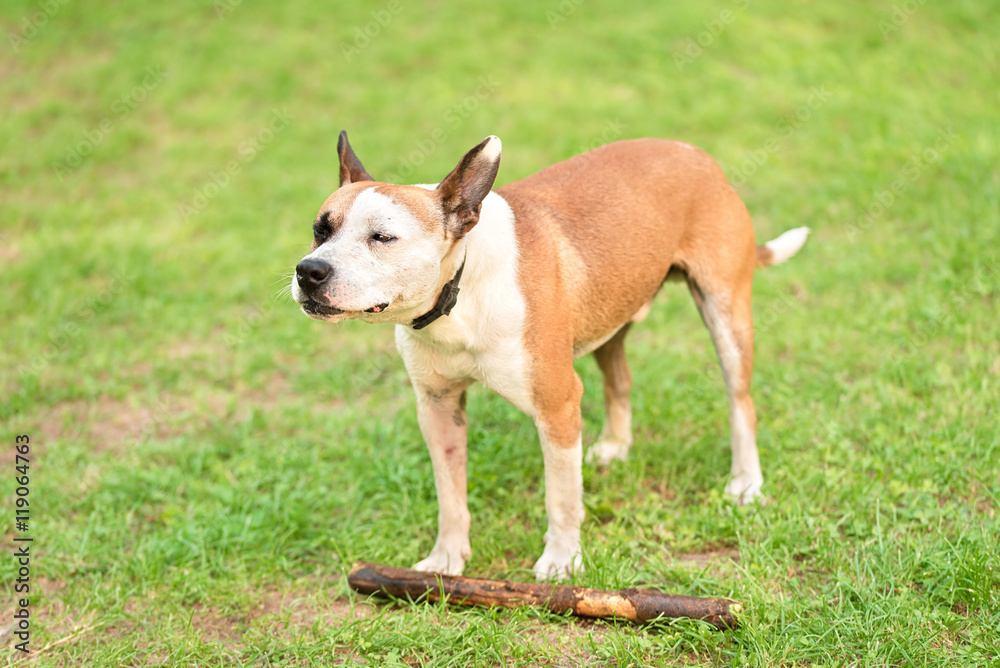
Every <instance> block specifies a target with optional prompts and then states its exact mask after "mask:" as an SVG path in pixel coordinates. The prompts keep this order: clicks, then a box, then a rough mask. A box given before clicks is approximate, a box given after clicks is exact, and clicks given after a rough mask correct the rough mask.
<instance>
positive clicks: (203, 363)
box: [0, 0, 1000, 666]
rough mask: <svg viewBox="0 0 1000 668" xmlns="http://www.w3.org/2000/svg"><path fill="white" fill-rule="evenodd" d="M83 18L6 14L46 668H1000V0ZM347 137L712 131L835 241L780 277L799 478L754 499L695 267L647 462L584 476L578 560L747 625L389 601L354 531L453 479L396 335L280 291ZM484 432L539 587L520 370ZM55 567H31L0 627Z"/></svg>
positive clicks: (369, 541) (763, 336) (4, 252)
mask: <svg viewBox="0 0 1000 668" xmlns="http://www.w3.org/2000/svg"><path fill="white" fill-rule="evenodd" d="M50 6H51V7H56V8H57V11H55V13H54V14H53V15H52V16H51V17H48V18H46V15H45V13H44V11H45V10H44V9H43V8H42V5H37V4H35V3H32V2H23V1H20V0H12V1H10V2H6V3H4V6H3V8H2V9H0V21H2V27H3V31H2V32H3V34H4V35H8V37H7V38H6V39H5V43H4V44H3V45H2V47H3V48H0V71H2V73H3V76H2V78H0V91H2V93H3V100H4V106H5V113H4V124H3V127H2V128H0V189H2V190H0V198H2V201H3V209H2V210H3V219H2V222H0V289H2V293H0V294H2V296H3V297H2V299H0V323H2V324H0V331H2V336H3V339H2V342H3V346H2V348H0V398H2V403H0V424H2V425H3V432H4V433H3V435H2V440H3V442H4V443H5V444H7V445H5V446H4V449H3V453H4V454H3V457H2V461H3V463H4V466H5V470H4V471H3V473H2V475H0V497H2V498H3V499H4V508H5V509H7V510H6V512H7V515H6V518H5V519H4V522H3V527H4V532H5V534H4V544H5V545H7V546H11V545H13V543H12V539H13V537H14V536H15V535H16V532H15V529H14V527H13V499H14V490H15V483H14V470H13V465H14V453H13V439H14V436H15V435H16V434H19V433H27V434H30V435H31V438H32V444H33V450H32V455H31V456H32V462H31V468H30V475H31V496H30V498H31V501H32V506H31V513H32V516H31V517H32V520H31V535H33V536H34V538H35V542H34V544H33V547H32V550H33V561H32V572H31V573H32V578H33V585H34V588H33V590H32V594H33V596H32V600H31V610H32V612H33V616H32V632H33V636H32V646H33V647H34V648H36V649H40V648H42V647H44V646H46V645H48V644H49V643H53V645H51V646H50V647H49V648H48V649H47V650H46V651H44V652H43V653H42V654H40V655H39V656H38V658H37V659H36V660H34V662H33V664H32V665H37V666H64V665H81V666H124V665H150V664H153V665H155V664H160V665H175V666H187V665H191V666H221V665H273V666H281V665H301V666H312V665H315V666H325V665H331V664H337V663H345V664H350V663H366V662H367V665H387V666H395V665H424V666H498V665H523V666H535V665H618V666H626V665H637V666H638V665H644V666H645V665H658V666H659V665H663V666H669V665H678V664H680V665H686V664H694V665H711V666H722V665H732V666H745V665H752V666H772V665H810V666H854V665H857V666H909V665H913V666H956V665H968V666H987V665H1000V640H998V637H1000V632H998V628H1000V556H998V552H1000V550H998V541H1000V538H998V536H1000V516H998V510H1000V447H998V445H1000V427H998V422H997V410H998V404H1000V343H998V342H1000V318H998V312H1000V303H998V295H1000V251H998V247H1000V172H998V170H997V165H998V164H1000V131H998V125H997V113H996V110H997V105H998V103H1000V94H998V93H997V87H996V79H997V76H998V74H1000V59H998V55H997V47H996V39H995V34H993V33H994V32H995V31H992V30H991V29H990V26H991V25H992V22H994V21H995V9H996V7H995V3H990V2H985V1H983V2H972V1H966V2H954V3H925V4H920V5H914V6H915V7H916V10H915V11H914V12H913V13H912V15H908V16H903V15H899V18H900V19H902V18H905V21H902V20H900V21H899V22H900V23H901V25H899V26H898V29H897V30H890V29H889V28H887V27H886V26H892V27H895V26H893V25H892V24H890V23H887V22H889V21H892V16H893V13H894V7H893V5H892V4H891V3H889V2H878V3H864V2H847V3H825V4H807V3H787V2H777V1H775V0H761V1H759V2H757V1H755V2H752V3H749V4H747V3H742V2H710V3H696V4H690V5H688V4H685V5H683V6H681V5H680V4H679V3H658V2H639V3H630V4H628V5H627V6H625V5H621V4H620V3H613V2H610V1H608V0H587V1H586V2H564V3H561V4H560V3H558V2H555V1H553V2H550V3H541V4H537V5H532V4H530V3H516V2H502V3H493V4H491V5H489V6H486V5H479V4H473V3H434V4H432V5H430V6H422V5H418V4H414V3H409V2H407V1H406V0H399V2H398V4H397V3H395V2H393V3H385V4H375V5H371V6H364V5H363V4H359V3H353V4H351V3H336V6H331V5H329V4H323V3H297V2H293V3H270V4H267V3H265V4H261V3H242V4H236V5H235V6H232V7H231V9H230V10H228V11H223V10H222V9H221V8H224V7H226V6H227V5H223V4H219V5H215V6H213V5H212V4H211V3H208V2H203V3H194V2H179V3H159V4H153V3H149V4H148V6H146V7H138V6H136V5H128V6H127V7H126V6H124V5H122V6H121V7H118V6H110V5H109V6H106V7H100V6H94V5H93V3H74V2H70V3H66V4H65V5H50ZM899 6H900V7H901V6H902V5H901V4H900V5H899ZM907 7H910V5H909V4H907ZM372 11H375V12H380V11H381V12H383V13H382V14H381V15H378V14H377V15H376V17H381V19H382V21H383V23H385V22H386V18H387V16H388V17H391V19H390V20H388V22H387V25H385V26H380V27H378V34H377V35H376V36H375V37H372V38H370V43H368V44H367V45H365V44H364V41H363V40H359V41H358V42H357V44H359V45H363V46H364V48H362V49H359V53H348V55H350V56H351V59H350V61H348V60H347V57H346V56H345V53H344V48H343V46H344V45H345V44H346V45H349V46H353V45H355V42H354V40H355V39H356V37H357V35H358V33H357V32H356V29H364V28H365V26H366V24H369V23H370V22H372V21H375V19H374V18H373V15H372ZM726 11H728V12H731V13H729V14H723V12H726ZM39 12H42V13H39ZM220 14H221V16H220ZM26 17H27V18H26ZM32 17H36V18H32ZM41 19H44V20H45V22H44V25H41V26H40V27H37V28H34V29H32V28H31V27H30V26H28V27H29V29H28V30H27V31H25V26H26V25H27V24H26V23H25V21H28V22H29V23H30V22H31V21H35V20H37V21H41ZM713 22H714V23H713ZM377 25H378V24H377V23H371V25H370V26H369V32H372V33H374V32H375V26H377ZM720 25H721V26H723V29H722V30H721V32H719V31H718V30H717V28H718V27H719V26H720ZM710 30H714V31H715V32H717V33H718V34H717V35H714V36H713V35H712V34H711V32H709V31H710ZM11 33H13V34H15V35H20V34H22V33H24V34H29V33H30V35H31V37H30V39H29V38H25V40H24V41H17V40H15V42H16V46H17V48H18V50H17V51H16V52H15V50H14V48H13V46H15V45H12V43H11V40H10V37H9V34H11ZM700 33H704V34H703V35H700ZM689 40H696V41H695V42H693V44H694V46H692V42H690V41H689ZM699 40H700V42H701V43H702V44H701V46H698V41H699ZM698 48H700V49H701V53H700V54H699V55H697V57H696V58H693V59H692V60H691V62H686V61H684V58H683V56H684V54H685V53H696V52H697V50H698ZM677 54H680V56H679V57H678V55H677ZM678 63H680V64H681V66H678ZM150 68H152V69H150ZM477 93H478V96H477ZM810 104H811V105H812V106H809V105H810ZM276 112H277V113H283V114H286V115H287V116H289V117H290V118H289V119H288V120H287V121H286V122H285V124H284V126H283V127H281V128H280V129H278V130H277V131H276V132H273V133H271V132H266V131H265V128H267V126H268V123H269V121H271V119H272V114H274V113H276ZM341 128H346V129H348V131H349V132H350V134H351V140H352V143H353V145H354V147H355V149H356V150H357V152H358V154H359V156H360V157H361V159H362V160H363V161H364V163H365V165H366V167H367V168H368V169H369V171H371V172H372V173H373V174H375V175H376V176H382V175H387V174H405V176H407V177H408V178H409V179H411V180H412V181H416V182H421V181H423V182H427V181H435V180H437V179H440V178H441V177H443V176H444V175H445V174H446V173H447V172H448V171H449V170H450V169H451V168H452V167H453V166H454V165H455V163H456V162H457V161H458V159H459V158H460V157H461V155H462V154H463V153H464V151H466V150H467V149H468V148H470V147H471V146H473V145H475V144H476V143H477V142H478V141H479V140H481V139H482V138H483V137H484V136H486V135H488V134H493V133H495V134H498V135H500V136H501V137H502V139H503V141H504V157H503V165H502V167H501V171H500V177H499V183H500V184H502V183H506V182H508V181H511V180H514V179H517V178H520V177H523V176H525V175H527V174H530V173H532V172H533V171H535V170H537V169H539V168H541V167H543V166H545V165H548V164H550V163H552V162H554V161H557V160H560V159H563V158H566V157H569V156H570V155H573V154H575V153H577V152H579V151H581V150H584V149H586V148H589V147H591V146H593V145H595V144H598V143H602V142H604V141H608V140H612V139H616V138H627V137H640V136H665V137H674V138H678V139H683V140H685V141H688V142H691V143H695V144H698V145H700V146H702V147H704V148H705V149H706V150H707V151H709V152H710V153H711V154H713V155H714V156H716V158H717V159H718V160H719V161H720V163H721V164H722V165H723V167H724V168H725V169H726V171H727V173H728V174H729V175H730V177H731V178H733V180H734V181H736V182H738V183H739V184H740V185H739V191H740V192H741V194H742V195H743V197H744V199H745V200H746V202H747V205H748V207H749V208H750V210H751V213H752V214H753V216H754V219H755V225H756V228H757V231H758V235H759V238H760V239H762V240H764V239H769V238H772V237H773V236H775V235H777V234H778V233H780V232H781V231H784V230H785V229H788V228H791V227H795V226H798V225H809V226H810V227H811V228H813V230H814V234H813V236H812V238H811V239H810V241H809V243H808V244H807V246H806V247H805V249H804V250H803V252H802V253H801V254H800V255H799V256H797V257H796V258H795V259H794V260H793V261H791V262H789V264H787V265H784V266H782V267H779V268H775V269H772V270H769V271H766V272H762V273H760V274H758V277H757V281H756V285H755V297H754V298H755V311H756V318H757V331H758V337H757V355H756V361H757V365H756V373H755V379H754V380H755V383H754V387H755V390H754V394H755V398H756V401H757V407H758V411H759V414H760V427H759V438H760V448H761V457H762V461H763V465H764V472H765V479H766V486H765V491H766V493H767V494H768V496H769V500H770V502H769V503H768V504H766V505H764V506H762V507H760V506H754V507H748V508H736V507H733V506H732V505H730V504H729V503H727V502H726V501H725V500H724V499H723V497H722V488H723V486H724V483H725V476H726V473H727V472H728V467H729V463H728V458H729V454H728V424H727V414H726V413H727V410H726V404H725V400H724V393H723V389H722V385H721V381H720V380H719V378H718V374H717V373H716V372H715V360H714V354H713V352H712V349H711V343H710V340H709V338H708V334H707V332H706V331H705V330H704V327H703V326H702V324H701V322H700V320H699V318H698V316H697V313H696V311H695V309H694V307H693V305H692V304H691V302H690V298H689V297H688V295H687V294H686V293H684V292H683V291H682V290H680V289H676V288H674V289H670V290H665V291H664V293H663V294H662V295H661V297H660V299H659V301H658V305H657V307H656V308H655V309H654V312H653V314H652V315H651V316H650V318H649V319H648V320H647V321H646V322H645V323H643V324H642V325H641V326H639V327H637V328H636V329H635V330H634V333H633V334H632V335H631V336H630V341H631V347H630V358H631V360H632V365H633V371H634V375H635V381H636V383H635V385H636V387H635V391H634V399H633V403H634V407H635V425H636V430H637V433H636V439H637V446H636V448H635V449H634V451H633V452H634V457H633V458H632V459H630V461H629V462H627V463H625V464H623V465H620V466H615V467H612V468H611V470H609V471H600V470H597V469H595V468H591V467H587V468H586V469H585V472H584V477H585V485H586V504H587V509H588V517H587V520H586V523H585V526H584V536H585V549H586V554H585V561H586V565H587V568H588V570H587V572H586V574H584V575H582V576H580V577H579V578H578V582H580V583H582V584H586V585H591V586H600V587H604V586H608V587H618V586H626V585H631V584H634V583H646V584H648V585H649V586H655V587H661V588H663V589H664V590H668V591H673V592H678V593H687V594H698V595H713V596H730V597H733V598H736V599H738V600H740V601H741V602H743V604H744V606H745V613H744V614H743V617H742V625H741V626H740V628H738V629H736V630H734V631H732V632H728V633H719V632H714V631H712V630H711V629H708V628H707V627H705V626H704V625H702V624H700V623H697V622H677V623H671V624H665V625H662V626H660V627H658V628H656V629H652V630H649V629H636V628H633V627H630V626H626V625H618V624H605V623H589V622H580V621H575V620H570V619H566V618H562V617H557V616H553V615H550V614H547V613H542V612H538V611H530V610H522V611H517V612H509V611H506V612H498V611H488V610H461V609H456V608H450V607H447V606H439V605H413V604H408V603H400V604H398V605H384V604H369V603H366V602H364V601H363V600H361V599H360V598H357V597H353V596H351V594H350V593H349V591H348V588H347V586H346V583H345V579H344V577H343V575H344V573H345V572H346V570H347V569H348V568H349V567H350V564H351V562H352V561H353V560H355V559H365V560H369V561H379V562H385V563H390V564H396V565H404V566H408V565H410V564H412V563H413V562H415V561H417V560H418V559H420V558H422V557H423V556H424V555H425V553H426V551H427V550H428V549H429V548H430V546H431V545H432V542H433V538H434V533H435V521H436V505H435V499H434V490H433V482H432V476H431V467H430V461H429V458H428V457H427V455H426V453H425V451H424V446H423V443H422V440H421V438H420V435H419V431H418V429H417V424H416V418H415V414H414V401H413V398H412V396H411V391H410V388H409V387H408V385H407V382H406V376H405V373H404V371H403V368H402V364H401V363H400V361H399V359H398V358H397V356H396V355H395V352H394V348H393V343H392V332H391V329H389V328H375V327H367V326H360V325H357V324H348V325H344V326H337V327H331V326H328V325H324V324H323V323H318V322H314V321H311V320H308V319H307V318H305V317H304V316H302V315H301V314H300V313H299V312H298V311H297V309H296V308H295V307H294V305H293V304H291V303H290V302H288V301H287V300H285V299H278V298H275V294H276V293H277V291H278V290H279V289H280V288H281V287H282V286H283V284H284V283H285V281H286V280H287V279H286V278H285V277H286V276H287V274H288V272H289V271H290V269H291V267H293V266H294V264H295V262H297V261H298V259H299V258H300V257H301V255H302V254H303V251H304V249H306V248H307V247H308V244H309V241H310V225H311V222H312V218H313V216H314V214H315V211H316V210H317V209H318V207H319V205H320V203H321V202H322V201H323V199H324V198H326V197H327V195H328V194H329V193H330V191H332V190H333V188H334V187H335V185H336V180H337V166H336V151H335V146H336V134H337V132H338V131H339V130H340V129H341ZM949 128H950V131H951V132H952V133H953V135H954V136H953V137H952V138H951V139H947V140H946V141H944V142H943V143H942V144H941V145H940V146H939V147H938V148H939V149H940V150H939V152H938V153H937V154H934V153H927V154H926V155H925V151H926V150H928V149H931V148H933V147H934V146H935V142H938V141H940V137H941V134H940V133H941V132H942V131H947V130H948V129H949ZM88 136H89V137H90V138H91V139H87V137H88ZM95 138H96V139H95ZM254 141H256V142H257V143H256V145H255V144H254V143H253V142H254ZM247 142H249V143H247ZM74 147H79V148H80V150H81V151H83V152H86V153H87V155H86V156H82V157H81V158H80V160H79V164H76V159H75V158H74V155H73V151H74V150H75V148H74ZM920 156H924V160H923V163H922V164H920V165H917V164H916V163H914V162H912V159H913V158H914V157H918V158H919V157H920ZM70 163H73V164H72V165H71V164H70ZM229 163H232V164H231V165H229V167H230V170H229V171H230V172H233V173H230V174H226V170H227V164H229ZM237 168H238V170H239V171H238V173H235V172H236V169H237ZM213 181H216V182H220V183H224V184H225V185H224V187H215V186H212V185H209V184H212V183H213ZM894 182H896V185H897V193H896V194H894V195H893V196H892V202H891V204H889V205H888V206H885V203H886V202H888V201H889V196H888V195H887V194H885V193H886V192H891V189H892V187H893V183H894ZM199 193H201V195H203V196H207V195H211V197H206V199H205V200H204V201H202V200H201V199H200V198H199V197H198V194H199ZM182 205H183V206H188V207H191V208H192V209H193V210H194V211H193V212H192V210H190V209H184V208H183V206H182ZM880 207H881V210H880ZM869 213H870V214H872V215H871V217H870V218H869V217H866V216H868V214H869ZM623 224H627V221H625V222H624V223H623ZM578 369H579V371H580V373H581V375H582V377H583V379H584V382H585V384H586V388H587V390H586V395H585V397H584V416H585V418H584V419H585V424H584V431H585V440H587V441H588V442H589V441H592V440H593V439H594V438H595V437H596V435H597V433H598V431H599V428H600V423H601V411H602V408H601V404H602V400H601V390H600V381H599V376H598V373H597V370H596V366H595V365H594V364H593V362H592V361H591V360H589V359H584V360H581V361H580V362H579V363H578ZM470 426H471V429H470V490H469V505H470V508H471V510H472V513H473V533H472V541H473V550H474V552H473V556H472V559H471V560H470V562H469V564H468V566H467V569H466V572H467V574H470V575H476V576H485V577H512V578H518V579H529V578H530V573H529V569H530V566H531V564H532V562H533V560H534V559H535V558H536V557H537V556H538V554H539V553H540V550H541V545H542V534H543V531H544V515H543V504H542V489H541V455H540V452H539V448H538V444H537V436H536V435H535V433H534V431H533V428H532V425H531V423H530V421H529V420H528V419H527V418H525V417H524V416H523V415H521V414H519V413H518V412H517V411H516V410H515V409H513V408H512V407H510V406H509V405H507V404H506V403H505V402H503V401H502V400H501V399H499V398H497V397H495V396H493V395H491V394H489V393H488V392H485V391H483V390H481V389H480V390H476V391H474V392H473V393H472V395H471V397H470ZM7 549H8V548H5V550H7ZM9 549H10V550H11V552H12V551H13V548H9ZM15 578H16V563H15V561H14V560H13V559H12V558H9V557H5V558H3V559H0V583H2V585H3V592H4V599H5V600H3V601H0V614H3V615H4V618H3V619H0V630H2V627H3V626H4V625H7V624H9V623H10V622H11V621H12V617H11V615H12V614H13V611H12V607H11V601H13V600H14V599H15V598H16V597H15V593H14V590H13V584H14V579H15ZM5 651H6V650H5ZM5 656H9V657H10V659H8V660H18V659H19V658H20V656H19V653H16V652H14V651H13V650H11V651H10V653H9V654H7V655H5Z"/></svg>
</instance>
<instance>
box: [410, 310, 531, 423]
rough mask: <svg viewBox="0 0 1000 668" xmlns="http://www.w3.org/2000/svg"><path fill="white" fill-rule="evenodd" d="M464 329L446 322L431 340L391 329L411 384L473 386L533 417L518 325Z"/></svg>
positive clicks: (470, 325)
mask: <svg viewBox="0 0 1000 668" xmlns="http://www.w3.org/2000/svg"><path fill="white" fill-rule="evenodd" d="M490 325H491V323H489V322H485V323H484V322H482V321H480V322H476V323H470V322H468V321H463V319H461V318H449V320H448V322H447V323H442V326H440V327H436V328H435V331H434V335H433V337H431V336H420V335H416V334H415V333H414V332H413V330H410V329H409V328H406V327H397V329H396V344H397V347H398V348H399V352H400V354H401V355H402V357H403V361H404V363H405V365H406V369H407V372H408V373H409V374H410V378H411V379H412V380H413V382H414V383H415V384H418V385H421V384H422V385H426V386H428V387H432V388H434V387H437V388H438V389H443V388H441V387H438V386H440V385H441V384H444V385H449V384H460V383H462V382H463V381H468V380H475V381H479V382H480V383H482V384H483V385H485V386H486V387H488V388H490V389H491V390H493V391H494V392H496V393H497V394H499V395H500V396H502V397H503V398H505V399H507V400H508V401H509V402H511V403H512V404H514V406H516V407H517V408H519V409H520V410H522V411H524V412H525V413H527V414H528V415H533V414H534V410H533V408H532V402H531V387H530V374H529V366H530V364H529V359H528V354H527V351H526V349H525V346H524V340H523V328H522V327H521V326H519V325H520V323H516V322H515V323H509V322H508V323H496V325H498V326H490Z"/></svg>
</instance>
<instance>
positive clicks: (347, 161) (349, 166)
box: [337, 130, 375, 186]
mask: <svg viewBox="0 0 1000 668" xmlns="http://www.w3.org/2000/svg"><path fill="white" fill-rule="evenodd" d="M337 154H338V155H339V156H340V185H342V186H346V185H347V184H348V183H355V182H356V181H374V180H375V179H373V178H372V177H371V175H370V174H369V173H368V172H366V171H365V166H364V165H362V164H361V161H360V160H358V156H356V155H354V149H352V148H351V143H350V142H349V141H347V130H341V131H340V139H338V140H337Z"/></svg>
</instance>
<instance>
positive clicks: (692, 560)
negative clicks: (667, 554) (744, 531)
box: [676, 547, 740, 569]
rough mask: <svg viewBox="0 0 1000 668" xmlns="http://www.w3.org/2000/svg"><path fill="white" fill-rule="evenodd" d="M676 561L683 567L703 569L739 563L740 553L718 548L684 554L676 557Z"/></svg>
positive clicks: (732, 549) (732, 548) (730, 548)
mask: <svg viewBox="0 0 1000 668" xmlns="http://www.w3.org/2000/svg"><path fill="white" fill-rule="evenodd" d="M676 560H677V561H678V562H679V563H681V564H683V565H684V566H690V567H692V568H698V569H705V568H709V567H712V566H718V565H721V564H728V563H733V562H736V561H739V560H740V552H739V550H737V549H736V548H734V547H719V548H716V549H713V550H706V551H704V552H685V553H683V554H679V555H677V557H676Z"/></svg>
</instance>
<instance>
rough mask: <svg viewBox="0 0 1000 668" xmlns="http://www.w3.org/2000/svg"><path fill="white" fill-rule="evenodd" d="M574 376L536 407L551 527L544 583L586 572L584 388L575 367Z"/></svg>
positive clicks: (539, 568)
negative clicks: (582, 540) (582, 533)
mask: <svg viewBox="0 0 1000 668" xmlns="http://www.w3.org/2000/svg"><path fill="white" fill-rule="evenodd" d="M568 371H569V374H570V375H571V376H572V378H566V379H565V383H561V384H559V385H561V387H560V386H557V387H552V388H550V389H549V390H548V392H547V394H548V396H547V397H546V399H545V400H543V401H542V402H541V405H539V406H536V409H537V417H536V419H535V422H536V424H537V426H538V435H539V438H540V439H541V443H542V456H543V458H544V461H545V511H546V513H547V514H548V518H549V528H548V531H546V532H545V551H544V552H542V556H541V557H540V558H539V559H538V561H537V562H536V563H535V568H534V571H535V577H537V578H538V579H539V580H545V579H549V578H555V579H562V578H563V577H565V576H566V575H568V574H569V573H571V572H574V571H576V572H580V571H582V570H583V564H582V563H581V560H580V524H581V523H582V522H583V516H584V511H583V470H582V463H583V449H582V446H581V441H580V427H581V423H580V399H581V397H582V396H583V384H582V383H581V382H580V378H579V377H578V376H577V375H576V373H575V372H573V367H572V363H570V366H569V369H568Z"/></svg>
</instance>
